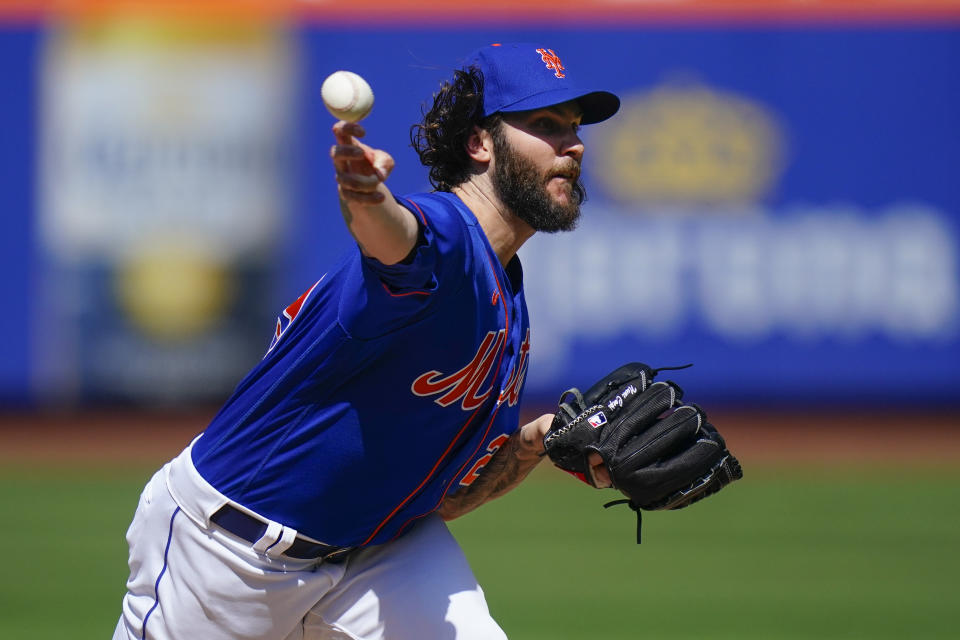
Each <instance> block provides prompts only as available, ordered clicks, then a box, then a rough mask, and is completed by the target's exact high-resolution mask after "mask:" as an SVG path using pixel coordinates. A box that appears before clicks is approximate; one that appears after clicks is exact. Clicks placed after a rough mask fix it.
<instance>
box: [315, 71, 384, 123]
mask: <svg viewBox="0 0 960 640" xmlns="http://www.w3.org/2000/svg"><path fill="white" fill-rule="evenodd" d="M320 95H321V96H322V97H323V104H325V105H326V107H327V110H328V111H329V112H330V113H332V114H333V117H334V118H337V119H338V120H346V121H347V122H357V121H358V120H362V119H364V118H366V117H367V114H368V113H370V109H372V108H373V90H372V89H371V88H370V85H369V84H367V81H366V80H364V79H363V78H361V77H360V76H358V75H357V74H355V73H353V72H352V71H334V72H333V73H331V74H330V75H329V76H327V79H326V80H324V81H323V86H321V87H320Z"/></svg>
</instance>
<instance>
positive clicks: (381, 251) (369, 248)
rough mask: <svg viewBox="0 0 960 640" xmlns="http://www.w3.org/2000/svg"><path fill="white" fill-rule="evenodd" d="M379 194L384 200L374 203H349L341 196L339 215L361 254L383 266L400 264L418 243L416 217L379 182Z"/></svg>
mask: <svg viewBox="0 0 960 640" xmlns="http://www.w3.org/2000/svg"><path fill="white" fill-rule="evenodd" d="M378 191H379V192H381V195H383V201H382V202H379V203H374V204H368V203H358V202H352V201H349V200H347V199H345V198H344V197H343V195H342V194H341V197H340V213H341V214H342V215H343V219H344V221H345V222H346V223H347V229H349V230H350V233H351V234H352V235H353V238H354V240H356V241H357V245H359V247H360V250H361V251H363V253H364V255H366V256H370V257H373V258H376V259H377V260H379V261H380V262H382V263H384V264H394V263H397V262H400V261H401V260H403V259H404V258H406V257H407V255H409V253H410V251H411V249H413V247H414V245H415V244H416V242H417V235H418V233H419V228H418V225H417V220H416V218H414V217H413V214H412V213H410V212H409V211H408V210H407V209H405V208H403V207H402V206H400V205H399V204H397V201H396V200H394V198H393V195H391V194H390V191H389V190H388V189H387V187H386V186H385V185H383V184H382V183H381V184H380V185H379V187H378Z"/></svg>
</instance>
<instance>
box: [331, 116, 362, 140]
mask: <svg viewBox="0 0 960 640" xmlns="http://www.w3.org/2000/svg"><path fill="white" fill-rule="evenodd" d="M365 135H367V131H366V129H364V128H363V126H361V125H360V124H358V123H356V122H345V121H344V120H338V121H337V122H335V123H334V125H333V136H334V137H335V138H336V139H337V142H339V143H340V144H353V143H354V140H353V139H354V138H362V137H363V136H365Z"/></svg>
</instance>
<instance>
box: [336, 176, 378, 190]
mask: <svg viewBox="0 0 960 640" xmlns="http://www.w3.org/2000/svg"><path fill="white" fill-rule="evenodd" d="M337 183H338V184H339V185H340V186H341V187H345V188H347V189H350V190H351V191H363V192H366V193H370V192H373V191H376V189H377V186H378V185H379V184H380V178H379V177H378V176H376V175H368V174H363V173H356V172H351V171H337Z"/></svg>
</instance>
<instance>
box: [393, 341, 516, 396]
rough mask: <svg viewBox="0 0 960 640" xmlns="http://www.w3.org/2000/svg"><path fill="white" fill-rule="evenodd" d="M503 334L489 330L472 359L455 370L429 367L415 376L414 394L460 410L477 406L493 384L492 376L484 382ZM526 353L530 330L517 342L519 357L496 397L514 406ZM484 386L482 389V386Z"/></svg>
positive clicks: (496, 359) (500, 352)
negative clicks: (448, 370)
mask: <svg viewBox="0 0 960 640" xmlns="http://www.w3.org/2000/svg"><path fill="white" fill-rule="evenodd" d="M506 342H507V339H506V333H505V332H504V330H503V329H501V330H499V331H497V332H493V331H489V332H488V333H487V335H486V336H485V337H484V339H483V342H481V343H480V347H479V348H478V349H477V354H476V355H475V356H474V357H473V359H472V360H471V361H470V362H469V363H468V364H467V366H465V367H463V368H462V369H460V370H459V371H457V372H456V373H452V374H450V375H448V376H445V375H444V374H443V372H441V371H437V370H433V371H428V372H426V373H424V374H422V375H421V376H419V377H417V379H416V380H414V381H413V384H412V385H410V390H411V391H413V393H414V394H416V395H418V396H421V397H425V396H434V395H435V396H439V397H438V398H436V399H435V400H434V402H436V403H437V404H439V405H440V406H441V407H448V406H450V405H452V404H454V403H456V402H460V407H461V408H462V409H463V410H464V411H472V410H473V409H476V408H477V407H479V406H481V405H482V404H483V403H484V402H485V401H486V400H487V398H489V397H490V394H491V393H492V392H493V387H494V385H495V384H496V376H494V379H493V380H490V381H489V382H487V378H489V377H490V371H491V370H493V368H494V367H495V366H497V365H499V363H500V361H501V358H502V355H503V349H504V347H505V345H506ZM529 352H530V330H529V329H528V330H527V335H526V336H525V338H524V341H523V344H522V345H520V360H519V362H518V363H517V366H516V368H515V369H514V370H513V371H512V372H511V374H510V379H509V381H508V382H507V385H506V386H505V387H504V389H503V392H502V393H501V394H500V396H499V397H498V401H499V402H507V403H508V404H510V405H515V404H516V403H517V402H518V400H519V399H520V390H521V389H522V388H523V380H524V377H525V376H526V372H527V354H528V353H529ZM484 387H485V388H484Z"/></svg>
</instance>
